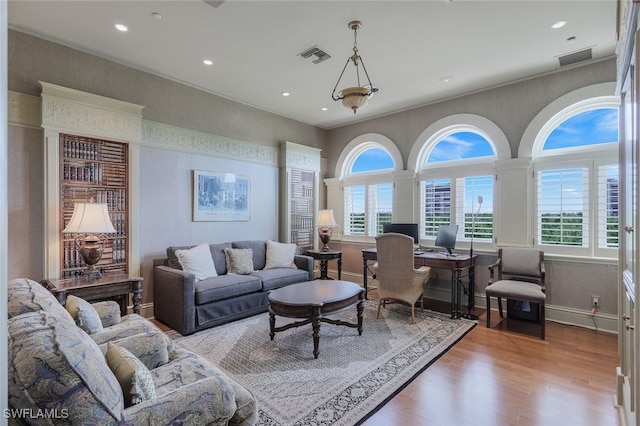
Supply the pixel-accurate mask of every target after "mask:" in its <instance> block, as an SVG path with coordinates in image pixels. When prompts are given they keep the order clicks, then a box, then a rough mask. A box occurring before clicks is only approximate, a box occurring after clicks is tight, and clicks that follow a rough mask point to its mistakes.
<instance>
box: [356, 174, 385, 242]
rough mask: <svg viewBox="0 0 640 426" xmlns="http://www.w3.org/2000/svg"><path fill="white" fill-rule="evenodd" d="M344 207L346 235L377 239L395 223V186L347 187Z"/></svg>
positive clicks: (382, 184)
mask: <svg viewBox="0 0 640 426" xmlns="http://www.w3.org/2000/svg"><path fill="white" fill-rule="evenodd" d="M344 206H345V209H344V224H345V229H344V235H358V236H370V237H375V236H376V235H378V234H381V233H382V224H383V223H391V222H392V221H393V220H392V219H393V184H392V183H381V184H373V185H354V186H348V187H345V188H344Z"/></svg>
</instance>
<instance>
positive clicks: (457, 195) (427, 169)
mask: <svg viewBox="0 0 640 426" xmlns="http://www.w3.org/2000/svg"><path fill="white" fill-rule="evenodd" d="M421 138H422V141H420V143H419V144H418V143H417V144H416V147H418V148H416V149H415V150H414V151H412V154H411V155H410V163H411V162H415V163H414V164H415V167H416V169H417V171H418V180H419V185H418V189H419V210H418V215H419V224H420V233H421V237H422V238H425V239H427V240H430V242H431V243H433V242H434V240H435V237H436V235H437V234H438V228H439V226H440V225H446V224H457V225H458V241H462V242H464V241H467V242H468V241H470V240H471V237H472V235H473V238H474V240H475V241H477V242H478V243H481V244H482V243H484V244H485V245H487V244H493V206H494V202H493V200H494V183H495V176H496V169H495V162H496V160H498V159H499V158H509V156H510V148H509V144H508V142H507V139H506V137H505V136H504V134H503V133H502V131H501V130H500V129H499V128H498V127H497V126H496V125H495V124H493V123H492V122H490V121H489V120H487V119H485V118H483V117H480V116H476V115H471V114H460V115H456V116H451V117H447V118H446V119H443V120H440V121H439V122H436V123H434V124H433V125H432V126H430V127H429V128H428V129H426V130H425V131H424V132H423V133H422V135H421Z"/></svg>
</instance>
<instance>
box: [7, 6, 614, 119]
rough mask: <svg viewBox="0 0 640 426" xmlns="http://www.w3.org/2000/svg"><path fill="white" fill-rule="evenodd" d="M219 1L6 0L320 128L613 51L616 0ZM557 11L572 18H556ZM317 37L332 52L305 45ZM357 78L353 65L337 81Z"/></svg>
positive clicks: (14, 10)
mask: <svg viewBox="0 0 640 426" xmlns="http://www.w3.org/2000/svg"><path fill="white" fill-rule="evenodd" d="M213 3H221V4H219V5H218V7H212V6H211V5H209V4H206V3H204V2H203V1H200V0H181V1H157V0H144V1H93V0H91V1H54V0H48V1H24V0H10V1H9V6H8V9H9V25H10V27H11V28H14V29H18V30H21V31H25V32H28V33H31V34H35V35H38V36H40V37H43V38H47V39H50V40H53V41H56V42H59V43H62V44H65V45H68V46H71V47H74V48H77V49H80V50H84V51H87V52H90V53H93V54H95V55H98V56H101V57H104V58H108V59H111V60H114V61H117V62H119V63H122V64H125V65H129V66H132V67H135V68H138V69H142V70H145V71H148V72H151V73H154V74H158V75H162V76H165V77H168V78H171V79H174V80H177V81H180V82H184V83H186V84H189V85H192V86H195V87H198V88H201V89H203V90H206V91H208V92H211V93H215V94H217V95H220V96H223V97H226V98H229V99H233V100H236V101H238V102H242V103H244V104H248V105H251V106H255V107H257V108H260V109H263V110H266V111H270V112H273V113H275V114H279V115H282V116H285V117H290V118H293V119H295V120H299V121H302V122H305V123H309V124H313V125H316V126H319V127H322V128H332V127H336V126H340V125H344V124H348V123H351V122H354V121H358V120H363V119H369V118H372V117H375V116H379V115H383V114H388V113H390V112H393V111H398V110H403V109H407V108H411V107H414V106H417V105H422V104H426V103H430V102H434V101H437V100H442V99H445V98H449V97H453V96H458V95H461V94H464V93H469V92H473V91H477V90H482V89H485V88H488V87H493V86H496V85H500V84H504V83H507V82H511V81H515V80H519V79H524V78H528V77H531V76H535V75H539V74H542V73H546V72H550V71H554V70H557V69H559V68H560V66H559V62H558V57H559V56H562V55H565V54H568V53H572V52H576V51H579V50H582V49H585V48H592V49H593V60H599V59H602V58H606V57H610V56H612V55H614V52H615V42H616V40H615V37H616V33H615V31H616V1H615V0H605V1H594V0H569V1H558V0H533V1H524V0H502V1H485V0H464V1H463V0H453V1H446V0H431V1H427V0H423V1H415V0H414V1H391V0H389V1H359V0H350V1H326V0H325V1H305V0H297V1H269V0H262V1H244V0H227V1H224V2H213ZM153 12H157V13H159V14H161V15H162V19H156V18H154V17H153V16H152V13H153ZM352 20H360V21H362V22H363V27H362V29H361V30H360V31H359V32H358V49H359V53H360V55H361V56H362V58H363V60H364V63H365V65H366V67H367V70H368V72H369V76H370V77H371V81H372V82H373V84H374V86H376V87H379V88H380V91H379V92H378V93H376V94H375V96H374V97H373V98H372V99H371V100H370V101H369V104H368V105H367V106H366V107H365V108H363V109H361V110H359V111H358V113H357V114H356V115H355V116H354V114H353V112H352V111H351V110H349V109H347V108H345V107H343V106H342V105H341V103H340V102H335V101H333V100H332V99H331V92H332V90H333V88H334V86H335V84H336V81H337V79H338V76H339V74H340V71H341V70H342V68H343V66H344V64H345V62H346V60H347V58H348V57H349V56H350V55H351V54H352V53H353V52H352V48H353V31H351V30H350V29H349V28H348V26H347V24H348V22H349V21H352ZM558 20H565V21H567V24H566V25H565V26H564V27H563V28H561V29H557V30H553V29H551V24H553V23H554V22H556V21H558ZM115 23H123V24H126V25H127V26H128V27H129V28H130V30H129V31H128V32H126V33H121V32H119V31H116V30H115V29H114V24H115ZM569 37H575V41H573V42H569V41H567V39H568V38H569ZM314 45H318V46H319V47H320V48H322V49H323V50H324V51H325V52H327V53H329V54H330V55H331V56H332V57H331V58H330V59H329V60H326V61H324V62H322V63H320V64H313V63H312V59H315V58H310V59H303V58H302V57H300V56H298V54H299V53H301V52H302V51H304V50H305V49H307V48H309V47H311V46H314ZM207 58H209V59H211V60H212V61H213V65H212V66H206V65H204V64H203V62H202V61H203V60H204V59H207ZM446 76H449V77H452V80H451V82H449V83H444V82H441V79H442V78H443V77H446ZM354 85H355V72H354V71H353V67H352V66H350V67H349V68H347V71H345V77H343V80H342V83H341V85H340V87H338V89H340V88H342V87H346V86H354ZM285 91H286V92H290V93H291V95H290V96H288V97H284V96H282V95H281V93H282V92H285ZM322 107H326V108H328V110H327V111H322V110H321V108H322Z"/></svg>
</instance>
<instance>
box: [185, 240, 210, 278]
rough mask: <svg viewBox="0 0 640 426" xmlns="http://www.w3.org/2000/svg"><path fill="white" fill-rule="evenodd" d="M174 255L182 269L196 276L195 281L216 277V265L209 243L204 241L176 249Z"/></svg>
mask: <svg viewBox="0 0 640 426" xmlns="http://www.w3.org/2000/svg"><path fill="white" fill-rule="evenodd" d="M176 257H177V258H178V262H180V266H182V270H183V271H186V272H191V273H192V274H194V275H195V276H196V281H200V280H204V279H206V278H211V277H217V276H218V273H217V272H216V267H215V265H214V263H213V258H212V256H211V251H210V250H209V244H207V243H204V244H200V245H197V246H195V247H192V248H190V249H188V250H176Z"/></svg>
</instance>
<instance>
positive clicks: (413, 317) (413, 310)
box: [411, 305, 416, 324]
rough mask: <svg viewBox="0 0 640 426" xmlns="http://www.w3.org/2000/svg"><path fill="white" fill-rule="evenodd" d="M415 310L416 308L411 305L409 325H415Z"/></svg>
mask: <svg viewBox="0 0 640 426" xmlns="http://www.w3.org/2000/svg"><path fill="white" fill-rule="evenodd" d="M415 309H416V307H415V306H414V305H411V324H415V323H416V314H415Z"/></svg>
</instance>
